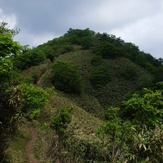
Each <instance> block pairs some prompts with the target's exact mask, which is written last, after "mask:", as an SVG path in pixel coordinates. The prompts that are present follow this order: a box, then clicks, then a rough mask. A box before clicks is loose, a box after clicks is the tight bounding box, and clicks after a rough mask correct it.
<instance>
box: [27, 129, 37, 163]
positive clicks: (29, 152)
mask: <svg viewBox="0 0 163 163" xmlns="http://www.w3.org/2000/svg"><path fill="white" fill-rule="evenodd" d="M30 132H31V135H32V138H31V140H30V141H29V142H28V144H27V146H26V152H27V157H28V160H29V163H38V161H37V160H36V158H35V156H34V152H33V151H34V146H35V142H36V139H37V133H36V131H35V130H34V129H33V128H30Z"/></svg>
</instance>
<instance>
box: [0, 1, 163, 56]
mask: <svg viewBox="0 0 163 163" xmlns="http://www.w3.org/2000/svg"><path fill="white" fill-rule="evenodd" d="M0 21H6V22H8V23H9V26H10V28H20V30H21V31H20V33H19V34H18V35H17V36H16V37H15V39H16V40H17V41H19V42H20V43H21V44H22V45H26V44H28V45H30V46H32V47H33V46H37V45H39V44H42V43H44V42H47V41H48V40H51V39H53V38H55V37H59V36H61V35H63V34H65V33H66V32H67V31H68V29H69V28H79V29H85V28H90V29H91V30H93V31H95V32H100V33H104V32H105V33H108V34H114V35H116V37H121V38H122V39H123V40H124V41H125V42H132V43H134V44H135V45H137V46H139V49H140V50H141V51H144V52H146V53H150V54H151V55H153V56H154V57H155V58H160V57H162V58H163V0H0Z"/></svg>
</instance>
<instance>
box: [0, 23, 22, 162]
mask: <svg viewBox="0 0 163 163" xmlns="http://www.w3.org/2000/svg"><path fill="white" fill-rule="evenodd" d="M6 26H7V23H5V22H2V23H1V24H0V79H1V80H0V99H1V100H0V140H1V141H0V162H3V160H4V155H5V149H6V148H7V138H8V136H9V135H10V134H11V132H12V131H13V130H14V129H15V124H16V114H17V109H16V108H15V107H14V105H12V103H10V100H11V94H12V93H13V92H14V89H13V87H14V85H13V83H14V82H13V81H14V76H13V64H12V58H13V57H15V56H16V55H17V54H18V53H19V52H20V50H21V49H22V46H21V45H20V44H19V43H18V42H16V41H14V40H13V36H14V35H15V34H17V33H18V31H17V30H14V29H9V28H7V27H6ZM15 101H17V98H15Z"/></svg>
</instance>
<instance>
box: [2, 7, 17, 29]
mask: <svg viewBox="0 0 163 163" xmlns="http://www.w3.org/2000/svg"><path fill="white" fill-rule="evenodd" d="M2 21H5V22H6V23H8V27H9V28H11V29H13V28H15V27H16V24H17V19H16V16H15V15H14V14H11V15H8V14H5V13H4V12H3V10H2V9H1V8H0V22H2Z"/></svg>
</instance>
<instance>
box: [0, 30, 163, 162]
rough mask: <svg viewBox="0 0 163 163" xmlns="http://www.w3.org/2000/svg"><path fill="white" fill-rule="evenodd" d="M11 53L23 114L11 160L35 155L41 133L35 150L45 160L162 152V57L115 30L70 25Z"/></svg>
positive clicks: (131, 157) (140, 157) (148, 156)
mask: <svg viewBox="0 0 163 163" xmlns="http://www.w3.org/2000/svg"><path fill="white" fill-rule="evenodd" d="M11 61H12V63H13V67H14V72H13V74H14V75H15V76H16V79H14V80H13V81H14V82H12V83H14V84H13V89H9V90H10V91H11V93H12V98H13V99H14V100H15V99H16V100H17V104H15V103H14V102H13V103H14V107H15V106H16V108H19V109H20V110H21V111H20V112H18V114H16V115H19V114H20V115H21V118H20V121H19V122H18V124H19V126H18V127H17V128H16V129H15V130H14V133H13V134H11V136H12V138H9V140H10V142H9V143H8V144H9V146H8V148H7V150H6V154H5V160H6V162H7V161H8V162H26V161H30V159H32V158H31V157H29V155H30V154H29V152H28V150H27V148H28V146H30V145H29V141H30V140H31V141H32V140H33V137H34V138H35V139H36V140H35V143H34V144H33V146H34V147H31V148H32V151H33V153H34V157H35V158H36V159H37V160H38V161H41V160H42V162H57V161H62V162H118V161H119V162H141V161H146V160H150V161H154V160H155V159H156V160H158V161H160V160H161V159H162V158H161V156H160V155H159V154H160V153H161V150H162V148H160V147H161V146H160V144H161V143H162V138H161V136H160V135H161V134H162V128H161V126H162V122H161V119H162V115H163V113H162V101H163V100H162V98H161V97H162V86H161V84H160V85H157V86H156V83H157V82H161V81H162V80H163V74H162V71H163V66H162V62H161V59H156V58H154V57H152V55H150V54H147V53H145V52H142V51H140V50H139V48H138V47H137V46H136V45H134V44H133V43H126V42H125V41H123V40H122V39H121V38H116V36H114V35H109V34H106V33H103V34H100V33H96V32H94V31H91V30H90V29H85V30H80V29H69V30H68V32H67V33H66V34H65V35H63V36H61V37H59V38H54V39H53V40H50V41H48V42H47V43H45V44H43V45H39V46H38V47H35V48H32V49H30V48H28V47H24V48H23V49H22V50H21V52H20V53H19V55H16V56H15V57H11ZM29 84H31V85H29ZM9 88H10V87H9ZM14 88H15V89H14ZM143 88H146V89H144V90H143V91H142V89H143ZM12 91H13V92H12ZM44 91H45V92H46V93H45V94H44ZM0 95H1V96H3V94H2V93H1V94H0ZM19 96H20V98H18V97H19ZM9 97H10V96H9ZM10 98H11V97H10ZM46 98H48V102H47V100H46ZM10 101H11V100H10ZM45 102H47V103H46V105H44V103H45ZM9 106H10V105H9ZM41 107H43V108H41ZM4 114H5V113H4ZM143 116H144V117H143ZM18 117H19V116H18ZM142 117H143V118H142ZM148 117H149V118H148ZM148 119H149V121H148ZM145 120H146V121H145ZM0 122H1V119H0ZM14 124H15V123H14ZM16 124H17V123H16ZM160 124H161V125H160ZM0 125H1V123H0ZM16 126H17V125H16ZM144 126H146V127H145V128H143V127H144ZM0 127H1V126H0ZM9 127H10V126H9ZM35 133H37V134H35ZM138 135H139V136H138ZM151 135H152V136H151ZM158 135H159V136H160V137H159V138H158V137H157V136H158ZM150 138H151V139H153V140H154V141H153V142H154V143H156V144H157V140H160V142H159V143H158V145H157V146H156V149H157V150H158V151H159V152H158V153H159V154H158V155H157V154H156V152H155V151H157V150H151V151H150V150H147V148H148V147H150V146H151V147H152V148H153V147H154V146H155V144H152V143H151V139H150ZM143 140H146V142H144V141H143ZM0 145H1V144H0ZM149 151H150V152H151V153H150V152H149ZM142 153H143V154H142ZM161 161H162V160H161ZM156 162H157V161H156Z"/></svg>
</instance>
